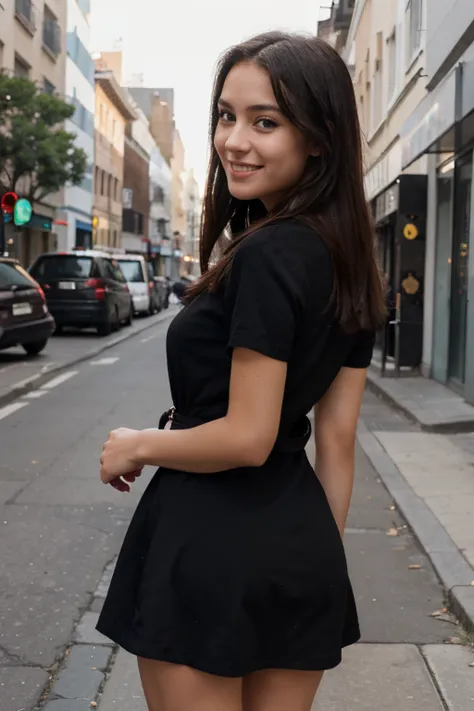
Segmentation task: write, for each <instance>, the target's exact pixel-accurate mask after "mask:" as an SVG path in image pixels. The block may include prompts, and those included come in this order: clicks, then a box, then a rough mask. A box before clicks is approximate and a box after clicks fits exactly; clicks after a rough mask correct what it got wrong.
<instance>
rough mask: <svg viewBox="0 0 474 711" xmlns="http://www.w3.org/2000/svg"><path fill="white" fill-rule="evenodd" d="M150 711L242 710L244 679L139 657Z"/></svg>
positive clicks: (139, 665) (139, 666)
mask: <svg viewBox="0 0 474 711" xmlns="http://www.w3.org/2000/svg"><path fill="white" fill-rule="evenodd" d="M138 668H139V670H140V676H141V680H142V684H143V690H144V692H145V698H146V701H147V704H148V709H149V711H242V679H228V678H224V677H220V676H214V675H213V674H204V673H203V672H199V671H196V669H192V668H191V667H186V666H182V665H180V664H169V663H168V662H157V661H154V660H152V659H143V658H141V657H139V658H138Z"/></svg>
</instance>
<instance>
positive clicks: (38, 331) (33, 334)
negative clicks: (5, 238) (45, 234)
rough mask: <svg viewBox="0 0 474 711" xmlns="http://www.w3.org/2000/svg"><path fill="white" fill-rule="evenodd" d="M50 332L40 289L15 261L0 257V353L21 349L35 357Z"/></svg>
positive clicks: (52, 322)
mask: <svg viewBox="0 0 474 711" xmlns="http://www.w3.org/2000/svg"><path fill="white" fill-rule="evenodd" d="M53 332H54V319H53V317H52V316H51V314H50V313H49V311H48V307H47V306H46V299H45V296H44V293H43V290H42V289H41V287H40V285H39V284H38V283H37V282H36V281H35V280H34V279H32V277H31V276H30V275H29V274H28V272H26V271H25V270H24V269H22V267H21V266H20V265H19V263H18V262H17V261H16V260H15V259H9V258H8V257H0V350H3V349H5V348H11V347H12V346H22V347H23V348H24V349H25V351H26V352H27V353H28V355H37V354H38V353H40V352H41V351H42V350H43V348H44V347H45V346H46V344H47V342H48V339H49V338H50V336H51V335H52V334H53Z"/></svg>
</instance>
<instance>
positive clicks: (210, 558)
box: [97, 220, 373, 677]
mask: <svg viewBox="0 0 474 711" xmlns="http://www.w3.org/2000/svg"><path fill="white" fill-rule="evenodd" d="M332 286H333V270H332V262H331V258H330V256H329V253H328V251H327V249H326V247H325V246H324V244H323V242H322V240H321V239H320V238H319V237H318V235H317V234H316V233H315V232H314V231H313V230H312V229H310V228H309V227H307V226H306V225H303V224H300V223H298V222H297V221H293V220H287V221H282V222H281V223H279V224H277V225H274V226H270V227H266V228H263V229H261V230H259V231H258V232H256V233H254V234H253V235H251V236H250V237H249V238H248V239H247V240H245V241H244V242H243V244H242V245H241V247H240V248H239V250H238V252H237V253H236V255H235V257H234V261H233V265H232V269H231V273H230V275H229V278H228V280H227V283H226V285H225V286H222V288H221V289H220V291H218V292H217V293H213V294H210V293H205V294H202V295H200V296H199V297H198V298H197V299H196V300H195V301H193V302H192V303H191V304H190V305H188V306H186V307H185V308H184V309H182V310H181V311H180V313H179V314H178V315H177V316H176V318H175V319H174V320H173V322H172V323H171V325H170V328H169V331H168V338H167V355H168V369H169V377H170V384H171V391H172V399H173V405H174V406H175V408H176V412H177V417H176V419H175V422H174V424H173V427H181V426H183V424H182V423H183V422H184V423H185V425H186V426H189V423H190V422H191V423H192V424H198V423H200V422H208V421H210V420H214V419H216V418H219V417H223V416H224V415H225V414H226V411H227V407H228V397H229V380H230V369H231V359H232V349H233V348H235V347H245V348H249V349H252V350H255V351H258V352H260V353H262V354H264V355H266V356H269V357H271V358H275V359H278V360H281V361H285V362H287V363H288V375H287V382H286V388H285V394H284V401H283V409H282V415H281V427H280V434H279V436H278V439H277V442H276V444H275V448H274V450H273V451H272V453H271V454H270V456H269V458H268V460H267V462H266V463H265V464H264V465H263V466H261V467H252V468H251V467H249V468H240V469H233V470H230V471H224V472H221V473H218V474H190V473H187V472H182V471H176V470H171V469H165V468H160V469H158V471H157V472H156V474H155V475H154V477H153V479H152V480H151V482H150V484H149V485H148V488H147V489H146V491H145V493H144V494H143V497H142V499H141V501H140V503H139V505H138V507H137V510H136V512H135V514H134V516H133V519H132V522H131V524H130V527H129V529H128V532H127V534H126V537H125V541H124V543H123V547H122V550H121V553H120V556H119V558H118V561H117V565H116V569H115V573H114V575H113V579H112V582H111V585H110V589H109V592H108V595H107V598H106V600H105V603H104V607H103V610H102V613H101V615H100V619H99V622H98V625H97V629H98V630H99V631H100V632H102V633H103V634H104V635H106V636H107V637H110V638H111V639H112V640H114V641H115V642H117V643H118V644H119V645H121V646H122V647H123V648H124V649H126V650H128V651H129V652H131V653H132V654H135V655H137V656H141V657H146V658H150V659H156V660H162V661H168V662H174V663H178V664H184V665H187V666H190V667H193V668H195V669H198V670H200V671H204V672H208V673H211V674H217V675H220V676H226V677H240V676H244V675H246V674H249V673H251V672H253V671H257V670H261V669H269V668H271V669H299V670H323V669H329V668H332V667H335V666H336V665H337V664H339V662H340V661H341V648H342V647H344V646H345V645H349V644H352V643H354V642H356V641H357V640H358V639H359V626H358V620H357V612H356V607H355V602H354V596H353V593H352V589H351V584H350V581H349V577H348V573H347V566H346V560H345V554H344V549H343V544H342V541H341V537H340V535H339V532H338V529H337V526H336V523H335V521H334V518H333V516H332V514H331V511H330V508H329V505H328V502H327V499H326V496H325V493H324V490H323V488H322V486H321V484H320V483H319V481H318V479H317V477H316V475H315V472H314V469H313V467H312V466H311V464H310V462H309V461H308V459H307V457H306V454H305V450H304V445H305V443H306V441H307V439H308V435H309V429H308V427H309V422H308V419H307V418H306V414H307V413H309V412H310V410H311V409H312V407H313V406H314V404H315V403H316V402H317V401H318V400H319V399H320V398H321V397H322V396H323V395H324V393H325V392H326V390H327V389H328V387H329V386H330V384H331V382H332V381H333V379H334V378H335V376H336V375H337V373H338V371H339V370H340V368H341V367H342V366H350V367H356V368H359V367H360V368H364V367H366V366H367V365H368V364H369V362H370V359H371V355H372V348H373V336H372V334H369V333H364V332H360V333H359V334H357V335H345V334H342V333H341V332H340V330H339V328H338V326H337V325H336V324H335V322H334V318H333V315H332V309H331V308H330V307H328V304H329V303H330V295H331V292H332ZM163 405H165V404H164V403H163ZM166 405H169V404H168V403H166ZM163 409H164V408H163ZM159 414H160V412H158V413H157V416H158V415H159ZM180 423H181V424H180Z"/></svg>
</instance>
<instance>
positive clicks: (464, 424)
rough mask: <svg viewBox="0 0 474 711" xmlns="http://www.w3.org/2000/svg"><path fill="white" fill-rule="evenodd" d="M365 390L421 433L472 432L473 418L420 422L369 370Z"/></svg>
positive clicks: (473, 428) (473, 427)
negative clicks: (404, 418)
mask: <svg viewBox="0 0 474 711" xmlns="http://www.w3.org/2000/svg"><path fill="white" fill-rule="evenodd" d="M367 390H370V392H372V393H373V394H374V395H376V396H377V397H378V398H380V400H382V401H383V402H384V403H385V404H386V405H389V407H391V408H392V409H393V410H396V412H400V413H401V414H402V415H404V416H405V417H406V419H407V420H408V421H409V422H411V423H412V424H414V425H416V426H417V427H419V429H420V430H421V431H422V432H431V433H432V434H465V433H468V432H474V417H473V418H472V419H465V420H439V421H438V422H433V423H428V422H422V420H419V419H418V417H416V415H414V414H413V412H412V411H411V410H410V409H409V408H407V407H404V406H403V405H402V404H401V403H400V402H399V401H398V400H396V399H395V398H394V397H393V396H392V395H390V393H388V392H387V391H386V390H385V389H384V388H382V387H381V385H379V383H378V382H377V381H376V379H375V376H374V375H373V374H372V373H371V372H370V369H369V370H368V371H367Z"/></svg>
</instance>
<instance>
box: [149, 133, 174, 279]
mask: <svg viewBox="0 0 474 711" xmlns="http://www.w3.org/2000/svg"><path fill="white" fill-rule="evenodd" d="M171 237H172V232H171V168H170V166H169V165H168V162H167V161H166V160H165V158H164V157H163V155H162V153H161V151H160V149H159V148H158V146H156V145H155V147H154V149H153V151H152V154H151V156H150V224H149V240H150V253H151V257H152V259H153V261H154V263H155V268H156V273H157V274H159V275H161V276H171V272H172V269H171V261H172V257H173V252H172V241H171Z"/></svg>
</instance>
